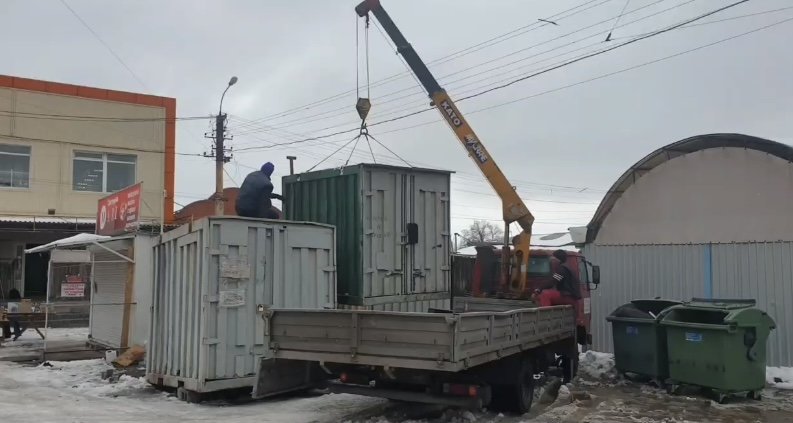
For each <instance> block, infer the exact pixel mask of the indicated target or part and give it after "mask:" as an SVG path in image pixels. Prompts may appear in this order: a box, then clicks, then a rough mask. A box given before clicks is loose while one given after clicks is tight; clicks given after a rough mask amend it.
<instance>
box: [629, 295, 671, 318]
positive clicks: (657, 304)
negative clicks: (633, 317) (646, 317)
mask: <svg viewBox="0 0 793 423" xmlns="http://www.w3.org/2000/svg"><path fill="white" fill-rule="evenodd" d="M631 303H632V304H633V305H635V306H636V307H638V308H639V309H640V310H646V311H652V312H653V314H658V313H660V312H661V311H663V310H664V309H666V308H669V307H672V306H676V305H680V304H682V301H676V300H666V299H662V298H653V299H642V300H633V301H631Z"/></svg>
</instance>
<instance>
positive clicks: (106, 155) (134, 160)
mask: <svg viewBox="0 0 793 423" xmlns="http://www.w3.org/2000/svg"><path fill="white" fill-rule="evenodd" d="M81 154H83V155H88V157H85V156H83V157H80V155H81ZM98 155H101V156H102V157H101V158H98V157H90V156H98ZM110 156H119V157H120V156H125V157H129V158H131V160H130V161H124V160H111V158H110ZM77 160H82V161H86V162H98V163H102V190H101V191H88V190H78V189H75V184H76V183H77V181H76V180H75V178H74V162H75V161H77ZM109 163H114V164H124V165H132V166H133V177H132V182H131V183H130V184H129V185H127V186H132V185H135V182H137V179H138V156H137V155H136V154H127V153H113V152H106V151H86V150H74V151H73V154H72V191H73V192H78V193H89V194H91V193H93V194H111V193H113V192H115V191H108V190H107V187H108V185H107V178H108V169H109V166H108V164H109ZM122 189H123V188H122Z"/></svg>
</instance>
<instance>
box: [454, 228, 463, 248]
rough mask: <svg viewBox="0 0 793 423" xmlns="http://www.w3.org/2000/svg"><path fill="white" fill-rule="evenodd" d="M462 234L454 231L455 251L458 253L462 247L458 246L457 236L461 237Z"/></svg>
mask: <svg viewBox="0 0 793 423" xmlns="http://www.w3.org/2000/svg"><path fill="white" fill-rule="evenodd" d="M461 236H462V235H460V234H458V233H457V232H455V233H454V252H455V253H456V252H457V251H459V250H460V249H459V248H458V247H457V238H458V237H461Z"/></svg>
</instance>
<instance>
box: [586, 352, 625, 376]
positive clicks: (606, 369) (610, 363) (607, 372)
mask: <svg viewBox="0 0 793 423" xmlns="http://www.w3.org/2000/svg"><path fill="white" fill-rule="evenodd" d="M578 373H579V374H580V375H581V376H583V377H585V378H589V379H596V380H603V379H610V380H613V379H616V376H617V373H616V370H615V369H614V354H609V353H602V352H597V351H587V352H585V353H583V354H581V355H580V356H579V358H578Z"/></svg>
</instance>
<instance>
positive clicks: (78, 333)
mask: <svg viewBox="0 0 793 423" xmlns="http://www.w3.org/2000/svg"><path fill="white" fill-rule="evenodd" d="M39 330H40V331H41V333H43V334H45V335H46V336H47V346H48V348H49V347H58V346H63V345H71V344H74V345H80V344H82V343H84V342H86V341H88V328H50V329H47V331H46V332H45V331H44V329H39ZM43 348H44V340H43V339H41V337H40V336H39V334H38V333H36V331H35V330H33V329H28V330H26V331H25V332H24V333H23V334H22V336H21V337H19V339H17V340H16V341H12V340H11V339H6V340H4V341H3V345H2V346H0V360H3V358H4V357H18V356H22V355H26V354H31V353H36V352H40V351H41V350H42V349H43Z"/></svg>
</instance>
